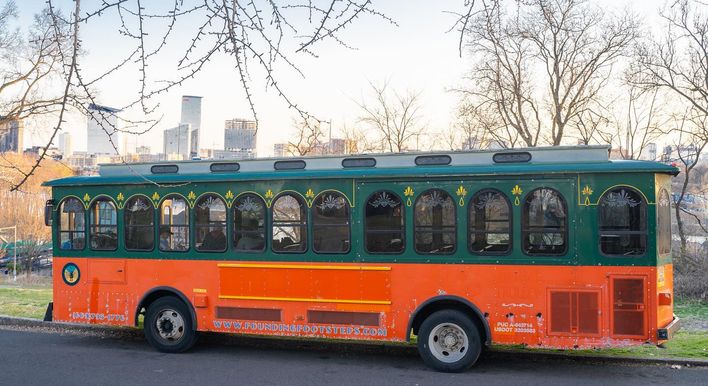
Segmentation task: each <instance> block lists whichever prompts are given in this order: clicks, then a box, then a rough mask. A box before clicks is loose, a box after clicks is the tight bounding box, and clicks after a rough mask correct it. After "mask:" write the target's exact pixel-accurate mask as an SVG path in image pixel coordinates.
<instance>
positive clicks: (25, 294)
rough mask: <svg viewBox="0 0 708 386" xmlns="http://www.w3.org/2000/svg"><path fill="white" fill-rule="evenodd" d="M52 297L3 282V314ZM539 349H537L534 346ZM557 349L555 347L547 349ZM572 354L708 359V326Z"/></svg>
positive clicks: (26, 311)
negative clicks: (661, 341)
mask: <svg viewBox="0 0 708 386" xmlns="http://www.w3.org/2000/svg"><path fill="white" fill-rule="evenodd" d="M50 301H52V289H51V288H22V287H14V286H0V315H9V316H21V317H26V318H36V319H42V318H43V317H44V312H45V310H46V309H47V304H48V303H49V302H50ZM675 312H676V314H677V315H678V316H679V317H680V318H681V319H683V320H684V321H687V322H688V321H705V322H706V324H708V302H698V301H681V302H679V303H677V304H676V307H675ZM495 348H496V349H499V350H512V351H513V350H523V351H532V350H531V349H524V348H522V347H518V346H511V347H509V346H495ZM533 351H536V350H533ZM545 351H551V352H554V351H555V350H545ZM563 352H564V353H567V354H569V355H586V354H593V355H607V356H628V357H644V358H696V359H708V330H705V329H702V330H690V329H684V330H681V331H679V332H678V333H677V334H676V336H674V338H673V339H672V340H671V341H669V342H667V343H666V344H665V345H664V347H656V346H653V345H642V346H634V347H623V348H611V349H598V350H569V351H563Z"/></svg>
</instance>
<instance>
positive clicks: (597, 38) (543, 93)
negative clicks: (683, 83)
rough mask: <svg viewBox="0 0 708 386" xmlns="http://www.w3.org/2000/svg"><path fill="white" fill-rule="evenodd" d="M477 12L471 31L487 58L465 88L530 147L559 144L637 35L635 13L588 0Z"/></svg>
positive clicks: (496, 4)
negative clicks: (609, 11)
mask: <svg viewBox="0 0 708 386" xmlns="http://www.w3.org/2000/svg"><path fill="white" fill-rule="evenodd" d="M479 7H480V9H479V11H478V12H476V13H474V17H475V22H473V23H468V27H467V32H466V34H467V41H468V45H469V47H470V49H471V52H472V53H473V54H475V55H478V56H480V57H481V59H480V60H479V62H478V63H477V65H476V66H475V67H474V69H473V70H472V72H471V75H470V76H469V77H468V78H469V80H470V81H471V82H469V83H471V86H470V87H467V88H464V89H462V90H460V91H462V93H463V94H464V95H465V96H466V97H468V98H469V102H470V103H473V104H475V105H482V106H485V111H491V112H493V113H494V114H495V115H496V121H497V122H499V123H500V124H503V125H506V126H511V127H512V128H513V129H514V130H515V131H516V132H517V133H518V136H519V138H520V139H521V141H522V142H523V143H524V144H525V145H526V146H536V145H538V144H539V140H541V141H543V142H545V143H549V144H552V145H560V144H561V142H562V141H563V139H564V137H565V136H566V134H567V127H568V126H569V125H570V126H573V125H576V124H577V123H578V122H579V120H580V119H581V115H582V114H583V113H585V112H586V110H588V109H589V108H591V106H593V103H594V102H595V101H596V100H597V99H598V94H599V91H600V90H601V89H602V88H603V87H604V86H605V85H606V84H607V82H608V79H610V76H611V74H612V64H613V63H614V62H615V61H616V60H617V59H618V58H619V57H620V56H621V55H623V54H624V53H625V51H626V49H627V48H628V47H629V46H630V45H631V43H632V42H633V41H634V40H635V39H636V36H637V28H638V25H637V23H636V21H634V20H635V19H636V18H634V17H633V16H632V15H630V14H628V13H625V14H623V15H621V16H620V17H614V16H612V15H608V14H606V13H605V12H604V11H603V10H602V9H601V8H600V7H597V6H594V5H592V4H590V3H588V2H587V1H584V0H558V1H552V2H549V1H544V0H533V1H529V2H517V3H516V9H515V12H513V13H508V12H506V9H507V6H506V5H505V3H504V2H502V1H501V0H489V1H481V2H479ZM458 23H459V22H458ZM539 69H541V70H540V71H539ZM486 106H491V108H488V107H486ZM585 119H586V120H587V116H586V118H585ZM586 124H587V121H586Z"/></svg>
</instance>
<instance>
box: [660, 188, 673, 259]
mask: <svg viewBox="0 0 708 386" xmlns="http://www.w3.org/2000/svg"><path fill="white" fill-rule="evenodd" d="M656 208H657V209H656V210H657V214H656V217H657V240H658V241H659V242H658V247H659V253H660V254H662V255H663V254H667V253H671V199H670V198H669V193H668V192H667V191H666V189H661V191H659V200H658V201H657V205H656Z"/></svg>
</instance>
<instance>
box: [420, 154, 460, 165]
mask: <svg viewBox="0 0 708 386" xmlns="http://www.w3.org/2000/svg"><path fill="white" fill-rule="evenodd" d="M450 162H452V158H450V156H449V155H421V156H418V157H415V164H416V165H418V166H431V165H449V164H450Z"/></svg>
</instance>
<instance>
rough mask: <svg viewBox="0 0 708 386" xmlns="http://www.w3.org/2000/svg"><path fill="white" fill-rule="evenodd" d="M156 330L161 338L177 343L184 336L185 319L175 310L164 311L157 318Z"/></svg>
mask: <svg viewBox="0 0 708 386" xmlns="http://www.w3.org/2000/svg"><path fill="white" fill-rule="evenodd" d="M155 328H156V329H157V333H158V334H159V335H160V338H162V339H164V340H166V341H168V342H177V341H179V340H180V339H181V338H182V336H184V318H182V315H180V313H179V312H177V311H175V310H173V309H169V308H168V309H164V310H162V311H160V312H159V313H158V314H157V318H155Z"/></svg>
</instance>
